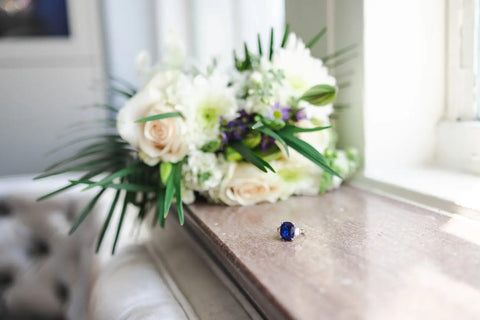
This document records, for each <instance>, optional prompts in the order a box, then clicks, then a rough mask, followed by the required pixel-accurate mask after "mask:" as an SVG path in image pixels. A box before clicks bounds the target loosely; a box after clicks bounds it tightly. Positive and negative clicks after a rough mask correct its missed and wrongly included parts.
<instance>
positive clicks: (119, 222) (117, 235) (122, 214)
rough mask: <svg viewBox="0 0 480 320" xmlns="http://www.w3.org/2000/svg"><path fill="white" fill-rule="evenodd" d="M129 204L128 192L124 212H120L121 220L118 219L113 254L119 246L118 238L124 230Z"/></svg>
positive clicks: (123, 207)
mask: <svg viewBox="0 0 480 320" xmlns="http://www.w3.org/2000/svg"><path fill="white" fill-rule="evenodd" d="M127 205H128V193H127V194H126V195H125V199H124V200H123V206H122V213H121V214H120V220H118V225H117V233H116V234H115V240H114V241H113V247H112V254H115V249H116V248H117V242H118V238H119V236H120V231H121V230H122V225H123V219H124V218H125V213H126V212H127Z"/></svg>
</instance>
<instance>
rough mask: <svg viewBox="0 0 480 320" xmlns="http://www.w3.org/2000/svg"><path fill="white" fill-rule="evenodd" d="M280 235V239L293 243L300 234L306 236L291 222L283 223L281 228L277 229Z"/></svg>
mask: <svg viewBox="0 0 480 320" xmlns="http://www.w3.org/2000/svg"><path fill="white" fill-rule="evenodd" d="M277 231H278V232H279V233H280V238H282V240H283V241H292V240H293V238H295V237H296V236H298V235H300V234H305V233H304V232H303V230H302V229H300V228H297V227H295V225H294V224H293V223H291V222H289V221H285V222H282V224H281V225H280V227H278V228H277Z"/></svg>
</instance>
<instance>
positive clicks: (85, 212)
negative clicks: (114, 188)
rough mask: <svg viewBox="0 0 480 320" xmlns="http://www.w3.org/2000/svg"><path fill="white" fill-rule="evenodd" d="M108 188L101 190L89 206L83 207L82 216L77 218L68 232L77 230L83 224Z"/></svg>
mask: <svg viewBox="0 0 480 320" xmlns="http://www.w3.org/2000/svg"><path fill="white" fill-rule="evenodd" d="M105 190H106V189H102V190H100V192H99V193H97V195H96V196H95V197H94V198H93V199H92V200H91V201H90V202H89V203H88V204H87V206H86V207H85V208H84V209H83V211H82V213H81V214H80V216H79V217H78V218H77V220H76V221H75V222H74V224H73V226H72V227H71V228H70V231H69V232H68V234H72V233H74V232H75V230H77V228H78V227H79V226H80V224H82V222H83V221H84V220H85V218H86V217H87V216H88V214H89V213H90V212H91V211H92V209H93V207H94V206H95V204H96V203H97V201H98V199H100V197H101V196H102V194H103V193H104V192H105Z"/></svg>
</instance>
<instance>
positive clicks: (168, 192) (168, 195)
mask: <svg viewBox="0 0 480 320" xmlns="http://www.w3.org/2000/svg"><path fill="white" fill-rule="evenodd" d="M177 165H178V164H174V165H173V166H174V167H173V168H172V170H175V167H176V166H177ZM165 185H166V188H165V203H164V208H163V217H164V218H167V216H168V213H169V211H170V207H171V205H172V200H173V193H174V191H175V186H174V182H173V174H170V175H169V176H168V179H167V181H166V183H165Z"/></svg>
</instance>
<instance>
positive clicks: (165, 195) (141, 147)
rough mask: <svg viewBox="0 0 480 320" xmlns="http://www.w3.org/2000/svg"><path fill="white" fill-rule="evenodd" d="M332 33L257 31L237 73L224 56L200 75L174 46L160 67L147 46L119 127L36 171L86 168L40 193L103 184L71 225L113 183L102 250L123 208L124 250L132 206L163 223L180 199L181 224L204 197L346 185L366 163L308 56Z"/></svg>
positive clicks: (272, 194) (264, 196)
mask: <svg viewBox="0 0 480 320" xmlns="http://www.w3.org/2000/svg"><path fill="white" fill-rule="evenodd" d="M324 31H325V30H322V32H320V33H319V34H318V35H317V36H316V37H315V38H314V39H313V40H312V41H310V42H308V43H307V44H304V42H303V41H302V40H301V39H299V38H298V37H297V36H296V35H295V34H293V33H289V31H288V27H287V29H286V30H285V33H284V36H283V39H282V42H281V43H280V44H279V45H278V46H275V45H274V41H273V39H274V37H273V30H272V32H271V37H270V42H269V46H267V47H266V50H264V49H263V48H262V44H261V41H260V38H258V48H256V50H255V52H253V51H251V50H250V49H249V48H248V47H247V45H245V47H244V54H243V58H242V59H240V58H238V57H237V55H236V54H234V65H233V67H232V68H231V69H230V70H228V69H227V70H222V68H220V67H218V66H217V64H216V63H215V61H214V63H212V65H210V66H209V67H207V68H206V70H204V71H203V72H202V71H200V70H199V69H196V68H193V67H192V66H189V65H188V64H187V63H185V61H184V59H183V56H184V55H183V54H182V53H181V52H180V51H179V50H178V47H177V46H170V49H169V51H168V52H167V54H166V55H165V56H166V59H164V60H163V61H162V62H160V63H159V64H157V65H155V66H151V65H150V63H149V58H148V56H146V55H145V54H141V55H140V56H139V58H138V60H137V67H138V71H139V78H140V83H141V86H140V88H138V89H134V88H131V87H130V86H129V85H128V84H123V85H122V88H118V87H117V88H116V91H117V92H120V93H121V94H123V95H124V96H125V97H126V98H127V99H126V102H125V103H124V105H123V106H121V108H120V109H119V110H117V108H113V107H112V106H105V107H106V108H107V109H109V110H110V111H111V112H114V113H117V114H116V122H115V120H114V119H111V118H110V119H106V120H105V121H104V123H105V124H106V125H107V126H110V127H111V129H112V132H107V133H106V134H105V135H95V136H93V137H92V138H93V139H94V142H93V143H92V144H90V145H88V146H86V147H84V148H82V149H80V150H79V151H78V153H77V154H76V155H74V156H73V157H72V158H70V159H67V160H65V161H61V162H59V163H56V164H54V165H53V166H51V167H50V168H48V169H47V170H46V173H45V174H42V175H41V176H39V178H43V177H47V176H51V175H54V174H59V173H64V172H67V171H78V170H82V171H83V173H84V174H83V175H82V176H81V177H80V178H79V179H78V180H72V181H70V183H69V184H68V185H66V186H65V187H63V188H62V189H59V190H56V191H54V192H52V193H50V194H48V195H46V196H44V197H42V198H46V197H49V196H52V195H54V194H56V193H58V192H61V191H64V190H66V189H68V188H70V187H73V186H75V185H79V184H83V185H85V189H92V188H98V189H99V192H98V193H97V195H96V196H95V197H94V198H93V199H92V201H91V202H90V203H89V204H88V206H87V208H85V210H84V211H83V212H82V214H81V216H80V218H79V219H78V221H77V222H76V223H75V224H74V225H73V227H72V229H71V232H74V231H75V229H76V228H77V227H78V226H79V225H80V223H81V222H82V221H83V219H84V218H85V217H86V216H87V215H88V214H89V212H90V210H91V209H92V207H93V206H94V205H95V203H96V202H97V201H98V199H99V198H100V197H101V196H102V194H103V193H104V192H105V190H107V189H114V190H116V193H115V196H114V197H113V200H112V204H111V210H110V212H109V213H108V215H107V218H106V221H105V224H104V227H103V229H102V231H101V234H100V237H99V242H98V246H97V250H98V247H99V246H100V244H101V242H102V239H103V235H104V234H105V230H106V229H107V228H108V225H109V223H110V219H111V217H112V214H113V212H114V211H115V208H116V207H117V206H120V207H121V212H120V215H121V217H120V222H119V225H118V227H117V237H116V239H115V243H114V250H115V245H116V242H117V239H118V234H119V233H120V229H121V227H122V221H123V216H124V215H125V211H126V208H127V206H128V205H133V206H135V207H137V208H138V217H139V219H141V220H143V218H144V217H145V216H146V215H147V212H148V211H150V210H151V209H153V208H156V214H155V215H154V222H155V223H158V224H160V225H161V226H163V225H164V223H165V218H166V217H167V215H168V213H169V211H170V207H171V206H172V203H175V204H174V205H175V207H176V209H177V210H176V211H177V213H178V219H179V221H180V224H183V222H184V214H183V206H182V203H185V204H190V203H193V202H194V201H195V199H196V197H202V198H205V199H207V200H208V201H211V202H213V203H222V204H226V205H230V206H233V205H242V206H245V205H252V204H256V203H259V202H264V201H268V202H276V201H278V200H283V199H286V198H288V197H290V196H292V195H314V194H318V193H322V192H324V191H326V190H329V189H331V188H335V187H338V186H339V185H340V183H341V181H342V179H343V178H347V177H349V176H350V175H352V174H353V172H354V171H355V169H356V167H357V163H358V162H357V160H356V154H355V153H354V152H352V151H341V150H336V149H335V140H336V139H335V135H334V132H333V130H332V126H331V123H330V115H331V113H332V111H333V105H332V101H333V100H334V98H335V96H336V93H337V88H336V82H335V79H334V78H333V77H332V76H330V75H329V74H328V70H327V68H326V66H325V65H324V64H323V63H322V60H320V59H317V58H314V57H312V55H311V53H310V47H312V46H313V45H314V44H315V42H316V41H318V39H320V38H321V36H322V35H323V34H324V33H325V32H324ZM117 82H118V81H117ZM120 84H121V83H120ZM115 127H116V128H115ZM114 129H116V131H115V130H114ZM72 162H73V164H72ZM96 177H100V178H97V179H95V178H96Z"/></svg>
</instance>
